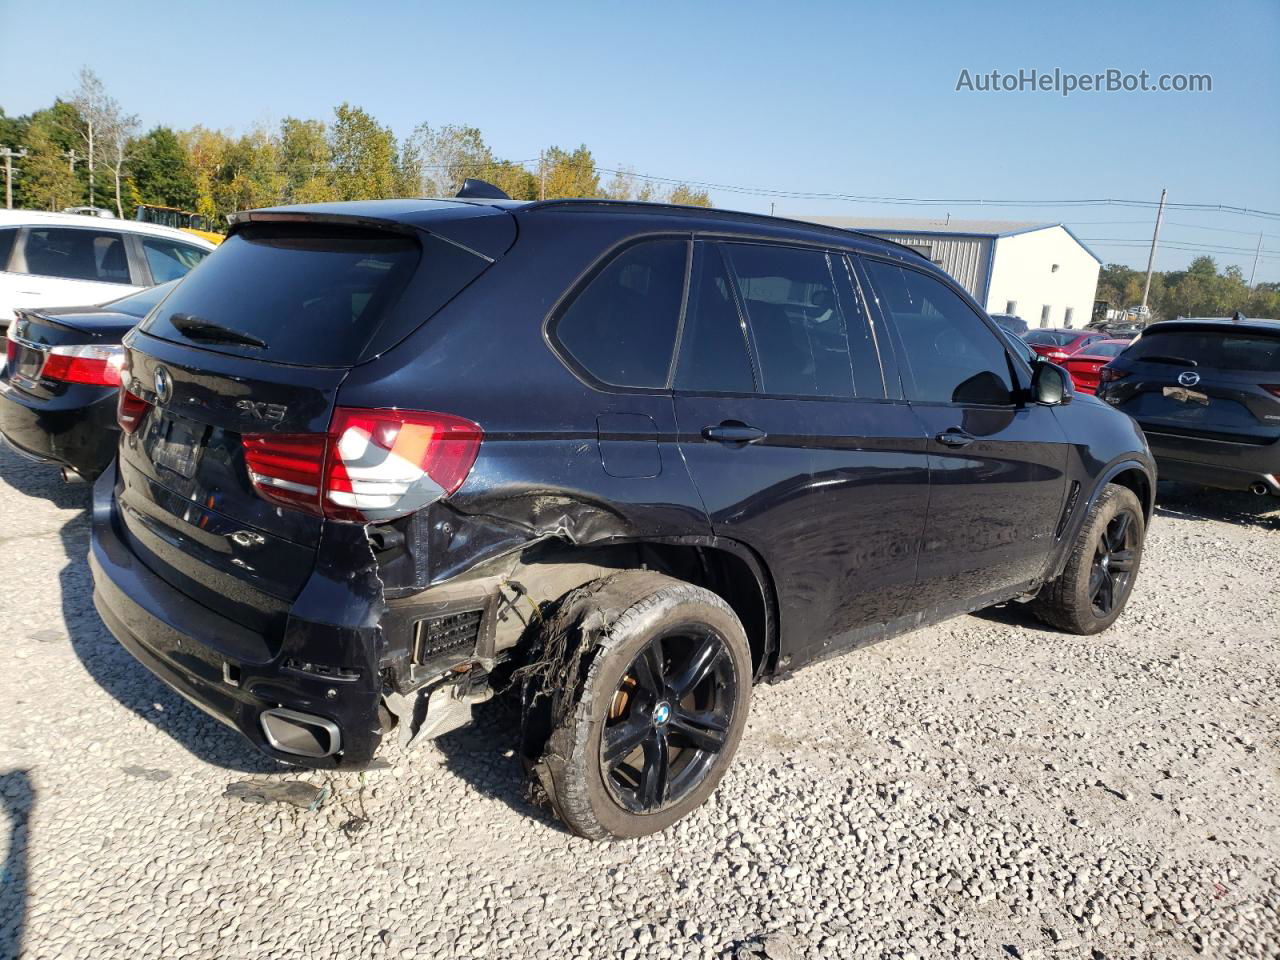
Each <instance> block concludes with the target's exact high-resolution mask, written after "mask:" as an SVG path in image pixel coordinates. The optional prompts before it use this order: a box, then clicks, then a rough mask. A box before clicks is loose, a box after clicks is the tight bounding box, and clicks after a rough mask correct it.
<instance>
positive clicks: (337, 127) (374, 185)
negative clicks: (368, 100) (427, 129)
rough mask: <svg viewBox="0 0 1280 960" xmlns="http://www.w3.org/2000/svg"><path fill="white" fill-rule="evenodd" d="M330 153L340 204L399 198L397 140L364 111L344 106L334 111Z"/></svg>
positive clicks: (330, 134)
mask: <svg viewBox="0 0 1280 960" xmlns="http://www.w3.org/2000/svg"><path fill="white" fill-rule="evenodd" d="M333 113H334V121H333V125H332V126H331V127H330V128H329V149H330V152H331V155H332V157H333V184H334V188H335V189H336V191H337V195H338V199H340V200H374V199H380V198H383V197H393V196H395V195H396V138H395V135H394V134H392V132H391V129H390V128H389V127H384V126H382V125H381V124H379V123H378V121H377V120H375V119H374V118H373V117H371V116H370V115H369V114H368V113H366V112H365V111H364V110H362V109H360V108H359V107H353V106H351V105H350V104H348V103H344V104H342V105H341V106H339V107H337V108H335V109H334V111H333Z"/></svg>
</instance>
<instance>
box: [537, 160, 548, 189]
mask: <svg viewBox="0 0 1280 960" xmlns="http://www.w3.org/2000/svg"><path fill="white" fill-rule="evenodd" d="M538 199H539V200H545V199H547V155H546V153H545V152H544V151H542V150H539V151H538Z"/></svg>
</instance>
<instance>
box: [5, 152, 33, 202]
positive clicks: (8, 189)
mask: <svg viewBox="0 0 1280 960" xmlns="http://www.w3.org/2000/svg"><path fill="white" fill-rule="evenodd" d="M26 155H27V151H26V150H10V149H9V148H8V147H0V157H4V206H5V209H6V210H12V209H13V161H14V159H15V158H16V159H18V160H21V159H22V158H23V157H25V156H26Z"/></svg>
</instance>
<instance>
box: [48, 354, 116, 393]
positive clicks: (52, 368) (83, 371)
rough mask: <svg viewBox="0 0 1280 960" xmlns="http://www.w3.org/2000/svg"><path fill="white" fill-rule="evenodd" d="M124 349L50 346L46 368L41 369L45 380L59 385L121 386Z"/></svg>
mask: <svg viewBox="0 0 1280 960" xmlns="http://www.w3.org/2000/svg"><path fill="white" fill-rule="evenodd" d="M124 358H125V350H124V347H121V346H106V347H104V346H98V345H96V344H80V345H77V346H64V347H50V348H49V351H48V355H47V356H46V358H45V361H44V366H43V367H41V368H40V377H41V379H43V380H56V381H58V382H59V383H86V384H89V385H90V386H95V387H118V386H120V368H121V367H122V366H124Z"/></svg>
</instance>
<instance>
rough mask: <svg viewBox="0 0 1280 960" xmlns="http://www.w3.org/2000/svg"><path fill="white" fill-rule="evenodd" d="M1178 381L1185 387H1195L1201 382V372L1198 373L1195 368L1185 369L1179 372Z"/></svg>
mask: <svg viewBox="0 0 1280 960" xmlns="http://www.w3.org/2000/svg"><path fill="white" fill-rule="evenodd" d="M1178 382H1179V383H1180V384H1182V385H1183V386H1184V387H1194V386H1195V385H1196V384H1197V383H1199V382H1200V374H1198V373H1196V372H1195V371H1194V370H1184V371H1183V372H1182V373H1180V374H1178Z"/></svg>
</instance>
